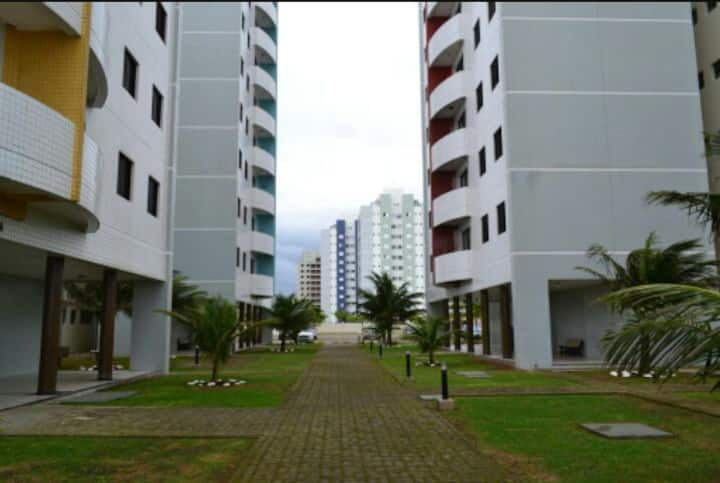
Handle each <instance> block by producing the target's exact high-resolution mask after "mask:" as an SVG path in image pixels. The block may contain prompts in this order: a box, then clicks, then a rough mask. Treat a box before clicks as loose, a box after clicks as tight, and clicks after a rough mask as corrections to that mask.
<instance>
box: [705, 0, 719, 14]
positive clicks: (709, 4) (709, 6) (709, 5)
mask: <svg viewBox="0 0 720 483" xmlns="http://www.w3.org/2000/svg"><path fill="white" fill-rule="evenodd" d="M705 3H706V4H707V10H708V12H712V11H713V10H715V7H717V2H705Z"/></svg>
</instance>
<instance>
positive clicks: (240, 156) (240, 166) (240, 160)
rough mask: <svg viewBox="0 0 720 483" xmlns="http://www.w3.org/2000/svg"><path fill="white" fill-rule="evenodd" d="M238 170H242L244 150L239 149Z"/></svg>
mask: <svg viewBox="0 0 720 483" xmlns="http://www.w3.org/2000/svg"><path fill="white" fill-rule="evenodd" d="M238 169H242V149H238Z"/></svg>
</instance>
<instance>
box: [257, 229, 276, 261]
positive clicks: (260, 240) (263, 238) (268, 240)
mask: <svg viewBox="0 0 720 483" xmlns="http://www.w3.org/2000/svg"><path fill="white" fill-rule="evenodd" d="M252 251H254V252H258V253H264V254H265V255H271V256H272V255H275V238H273V237H272V235H268V234H267V233H262V232H259V231H254V232H252Z"/></svg>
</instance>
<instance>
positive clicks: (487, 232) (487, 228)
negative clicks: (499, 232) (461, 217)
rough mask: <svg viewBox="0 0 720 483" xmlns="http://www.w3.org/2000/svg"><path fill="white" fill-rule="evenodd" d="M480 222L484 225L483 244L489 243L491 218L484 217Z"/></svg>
mask: <svg viewBox="0 0 720 483" xmlns="http://www.w3.org/2000/svg"><path fill="white" fill-rule="evenodd" d="M480 222H481V223H482V242H483V243H487V242H488V241H489V240H490V218H489V217H488V215H483V217H482V218H481V219H480Z"/></svg>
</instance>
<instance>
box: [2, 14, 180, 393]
mask: <svg viewBox="0 0 720 483" xmlns="http://www.w3.org/2000/svg"><path fill="white" fill-rule="evenodd" d="M174 8H175V7H174V4H173V3H172V2H152V3H150V2H145V3H119V4H117V3H105V2H38V3H5V4H2V5H1V6H0V56H1V57H2V62H0V69H1V75H2V82H1V83H0V96H1V100H0V111H1V112H2V116H0V119H1V120H0V123H2V125H0V148H1V149H0V328H1V329H2V331H3V337H2V338H0V378H2V377H20V376H26V375H27V376H29V377H36V378H37V391H38V392H39V393H41V394H50V393H54V392H55V391H56V390H57V377H58V354H59V350H60V349H59V344H60V332H61V328H60V321H61V312H62V310H63V306H62V293H63V284H64V283H65V282H68V281H80V282H102V286H103V294H104V297H103V310H102V315H101V319H102V320H101V322H102V330H101V334H100V346H99V363H100V364H99V365H100V371H99V378H100V379H111V378H112V370H113V367H112V356H113V346H114V332H115V329H114V322H115V312H116V308H117V298H116V294H117V286H118V280H124V281H129V282H131V283H132V293H133V295H132V297H133V298H132V304H133V320H132V327H131V335H130V342H131V348H130V360H131V367H132V369H134V370H139V371H151V372H152V371H160V372H166V371H167V370H168V363H169V355H170V354H169V333H170V321H169V319H168V318H167V317H165V316H163V315H161V314H159V313H157V309H167V308H169V304H170V295H171V293H170V291H171V285H172V284H171V283H169V281H170V280H171V274H172V260H171V253H172V246H171V236H170V232H169V229H170V220H171V219H172V206H173V203H172V197H173V182H172V178H173V177H172V169H171V166H169V164H168V159H169V156H168V152H169V149H170V139H171V131H172V129H171V128H172V119H173V116H174V112H173V106H172V103H171V102H168V101H167V99H169V98H170V97H171V93H170V89H171V82H172V75H171V73H172V59H173V58H174V49H175V43H174V29H175V17H174V13H175V10H174ZM0 390H1V389H0Z"/></svg>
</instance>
